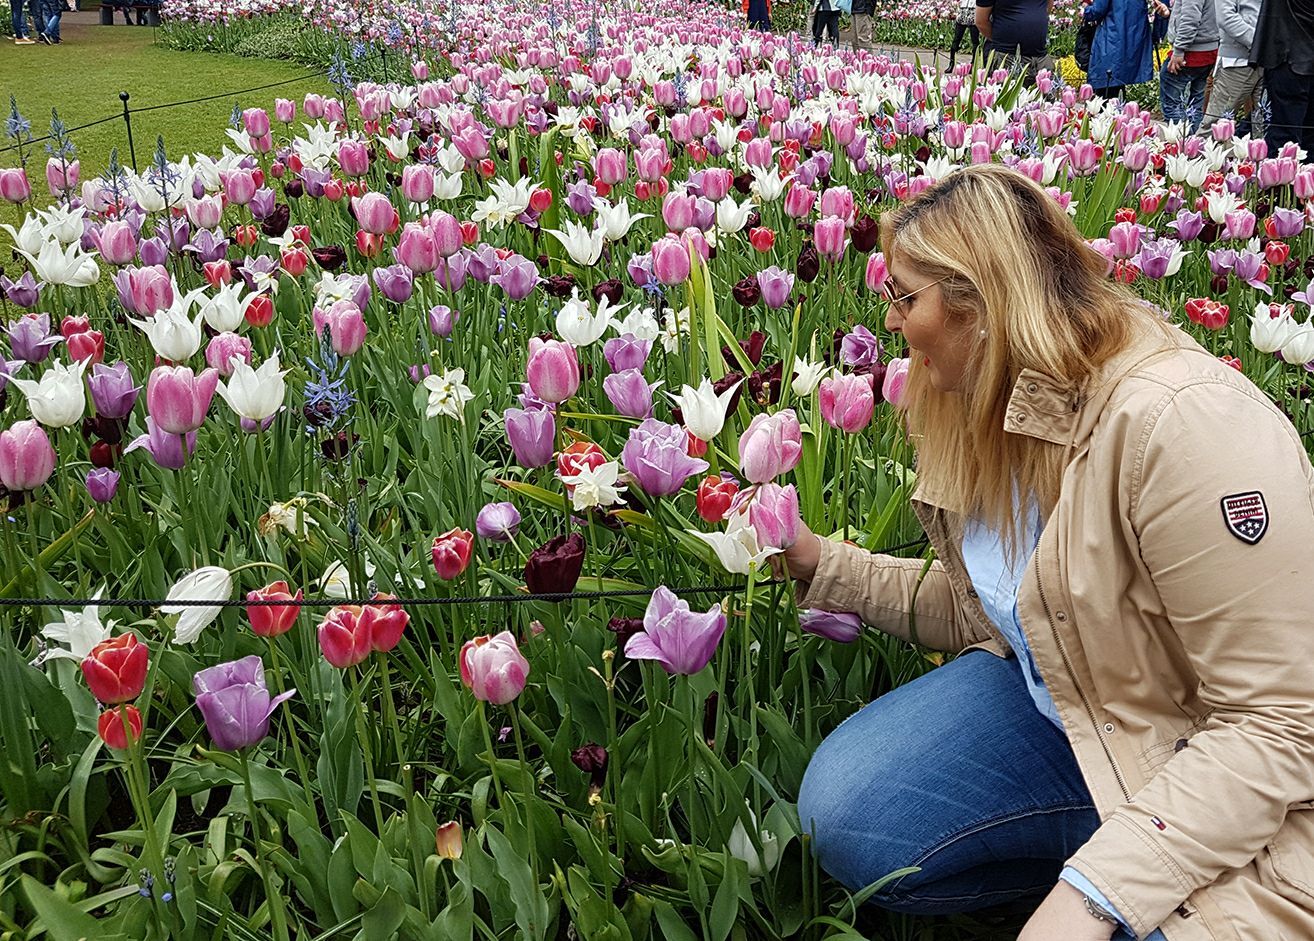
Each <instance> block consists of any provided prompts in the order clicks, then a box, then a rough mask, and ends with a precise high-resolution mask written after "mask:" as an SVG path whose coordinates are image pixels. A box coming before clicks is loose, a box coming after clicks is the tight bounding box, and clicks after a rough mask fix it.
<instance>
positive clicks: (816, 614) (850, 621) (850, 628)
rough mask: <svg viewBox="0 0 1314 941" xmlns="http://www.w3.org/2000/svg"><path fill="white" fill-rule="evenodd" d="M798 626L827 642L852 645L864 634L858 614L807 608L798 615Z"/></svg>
mask: <svg viewBox="0 0 1314 941" xmlns="http://www.w3.org/2000/svg"><path fill="white" fill-rule="evenodd" d="M798 626H799V627H801V628H802V629H803V630H805V631H807V632H808V633H809V634H816V635H817V636H818V637H824V638H826V640H833V641H835V642H837V643H840V644H850V643H852V642H853V641H855V640H857V639H858V635H859V634H861V633H862V620H861V618H859V617H858V616H857V615H856V614H845V613H841V612H837V611H822V610H821V609H820V608H805V609H803V610H802V611H800V612H799V613H798Z"/></svg>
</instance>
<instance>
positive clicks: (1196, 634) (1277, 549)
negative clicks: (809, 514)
mask: <svg viewBox="0 0 1314 941" xmlns="http://www.w3.org/2000/svg"><path fill="white" fill-rule="evenodd" d="M1005 429H1006V430H1007V431H1008V432H1010V433H1012V434H1025V435H1031V436H1033V437H1037V438H1041V439H1043V440H1045V441H1050V442H1053V443H1055V444H1056V445H1060V446H1062V447H1064V448H1066V449H1068V453H1069V454H1070V462H1069V463H1068V464H1067V468H1066V471H1065V473H1064V476H1063V483H1062V491H1061V495H1060V498H1059V502H1058V505H1057V507H1056V508H1055V509H1054V512H1053V515H1052V516H1050V518H1049V520H1048V522H1047V524H1046V526H1045V530H1044V533H1043V534H1042V536H1041V538H1040V544H1039V546H1038V547H1037V549H1036V553H1035V556H1034V558H1033V559H1032V560H1031V562H1030V564H1029V566H1028V571H1027V575H1026V577H1025V579H1024V581H1023V583H1022V586H1021V589H1020V591H1019V595H1018V613H1019V616H1020V620H1021V623H1022V628H1023V630H1024V631H1025V633H1026V636H1027V641H1028V643H1029V645H1030V647H1031V651H1032V654H1033V656H1034V657H1035V660H1036V666H1037V667H1038V668H1039V670H1040V674H1041V676H1042V678H1043V679H1044V681H1045V685H1046V687H1048V689H1049V692H1050V693H1051V694H1052V696H1053V697H1054V703H1055V705H1056V706H1057V707H1058V712H1059V716H1060V717H1061V719H1062V721H1063V726H1064V729H1065V730H1066V732H1067V736H1068V740H1069V741H1070V742H1071V744H1072V748H1073V751H1074V752H1075V754H1076V757H1077V762H1078V764H1079V766H1080V768H1081V771H1082V774H1083V776H1084V777H1085V780H1086V783H1087V785H1088V786H1089V788H1090V792H1091V794H1092V796H1093V798H1094V802H1095V807H1096V809H1097V811H1098V812H1099V815H1100V820H1101V821H1102V823H1101V825H1100V827H1099V829H1098V830H1097V831H1096V832H1095V834H1094V835H1093V836H1092V837H1091V839H1090V841H1089V842H1088V843H1087V844H1086V845H1085V846H1083V847H1082V848H1081V849H1080V850H1079V851H1078V852H1077V853H1076V854H1075V855H1074V856H1072V857H1071V858H1070V859H1069V860H1068V863H1069V864H1070V865H1072V866H1074V867H1076V868H1077V869H1078V870H1079V871H1080V872H1082V873H1083V874H1085V875H1086V876H1087V877H1088V878H1089V879H1090V880H1091V881H1092V882H1093V883H1094V884H1095V886H1096V887H1098V888H1099V890H1100V891H1101V892H1103V893H1104V894H1105V895H1106V896H1107V897H1108V898H1109V899H1110V901H1112V902H1113V903H1114V904H1115V905H1116V906H1117V908H1118V910H1119V911H1120V912H1121V914H1122V915H1123V916H1124V917H1126V918H1127V919H1128V921H1129V922H1130V923H1131V926H1132V928H1133V929H1134V930H1135V932H1136V935H1137V937H1142V938H1143V937H1144V936H1145V935H1147V934H1149V933H1150V932H1151V931H1152V930H1153V929H1154V928H1155V927H1160V928H1161V929H1162V930H1163V933H1164V935H1165V936H1166V937H1167V938H1168V939H1169V941H1204V939H1227V941H1266V939H1286V941H1306V939H1314V559H1312V556H1311V554H1312V553H1314V469H1311V466H1310V462H1309V459H1308V457H1307V455H1306V453H1305V450H1304V448H1303V447H1302V444H1301V441H1300V439H1299V436H1298V435H1297V433H1296V431H1295V429H1294V428H1293V427H1292V425H1291V423H1290V422H1289V421H1288V420H1287V419H1286V418H1285V417H1284V416H1283V415H1282V413H1281V412H1280V411H1279V410H1278V409H1277V408H1275V407H1274V405H1273V404H1272V403H1271V402H1270V401H1269V400H1268V399H1267V398H1266V397H1265V396H1264V394H1263V393H1261V392H1260V391H1259V390H1258V389H1256V388H1255V387H1254V386H1253V385H1252V384H1251V383H1250V382H1249V380H1247V379H1246V378H1245V377H1244V376H1242V375H1241V374H1240V373H1239V372H1237V371H1235V370H1233V369H1232V368H1230V367H1229V366H1226V365H1225V364H1222V363H1220V362H1219V361H1218V360H1217V359H1215V358H1214V357H1213V356H1211V355H1209V354H1208V353H1207V352H1205V351H1204V350H1203V349H1201V348H1200V347H1199V346H1198V345H1197V344H1196V343H1195V342H1194V341H1193V340H1191V339H1190V338H1189V337H1187V336H1186V335H1185V334H1183V333H1181V332H1180V331H1178V330H1175V329H1172V330H1171V333H1170V335H1168V336H1163V335H1161V334H1160V333H1159V332H1158V331H1156V330H1149V331H1146V332H1145V333H1144V334H1142V335H1141V336H1140V337H1139V338H1138V339H1137V341H1136V342H1135V343H1134V344H1133V345H1132V347H1131V348H1129V349H1128V350H1127V351H1126V352H1125V353H1123V354H1121V355H1119V356H1118V357H1117V358H1115V360H1114V361H1112V362H1110V363H1109V364H1108V365H1107V366H1106V367H1105V369H1104V370H1103V371H1102V373H1101V374H1100V375H1099V376H1098V377H1096V378H1095V379H1093V380H1092V381H1090V382H1088V383H1086V384H1085V386H1084V387H1083V388H1079V389H1068V388H1061V387H1059V386H1058V385H1056V383H1055V382H1054V381H1053V380H1051V379H1049V378H1048V377H1046V376H1044V375H1040V374H1038V373H1033V372H1024V373H1023V374H1022V375H1021V377H1020V378H1019V379H1018V381H1017V384H1016V386H1015V388H1014V390H1013V393H1012V396H1011V399H1010V402H1009V407H1008V412H1007V417H1006V419H1005ZM1255 494H1258V495H1259V499H1256V497H1255ZM944 504H945V501H944V500H943V499H942V498H941V497H939V496H938V495H937V494H934V493H928V492H926V489H925V488H920V489H919V490H918V492H917V493H916V494H915V498H914V507H915V510H916V512H917V515H918V517H919V518H920V519H921V521H922V523H923V525H924V526H925V527H926V532H927V534H928V536H929V537H930V540H931V543H932V546H933V547H934V549H935V553H936V561H935V562H933V563H931V564H930V566H929V568H928V567H927V566H926V563H924V562H923V561H922V560H917V559H911V560H905V559H895V558H892V557H889V556H882V555H872V554H870V553H867V552H864V551H862V550H861V549H859V548H857V547H855V546H852V545H842V544H838V543H834V542H829V541H826V540H822V547H823V548H822V553H821V561H820V564H819V565H818V568H817V572H816V575H815V577H814V579H813V581H812V582H811V584H810V585H806V586H801V589H802V591H801V594H802V600H801V602H800V603H801V604H803V605H805V606H810V607H818V608H823V609H828V610H837V611H852V612H856V613H857V614H859V615H861V617H862V618H863V620H864V621H866V622H867V623H868V624H871V625H873V626H875V627H877V628H880V629H881V630H883V631H886V632H888V633H890V634H894V635H896V636H899V637H902V638H905V639H909V640H911V639H913V637H914V631H915V635H916V638H917V640H918V642H920V643H922V644H924V645H926V646H928V647H932V648H935V649H938V650H943V651H949V652H957V651H961V650H963V649H965V648H967V647H969V646H981V647H984V648H987V649H990V650H992V651H993V652H995V653H1000V652H1001V651H1006V650H1007V649H1008V648H1007V645H1006V643H1005V641H1004V640H1003V638H1002V636H1001V635H1000V634H999V632H998V630H997V629H996V628H995V627H994V625H992V624H991V623H990V622H989V620H988V619H987V618H986V616H985V613H984V611H983V610H982V608H981V605H980V603H979V602H978V600H977V598H976V592H975V591H974V590H973V589H972V587H971V585H970V583H969V580H968V577H967V573H966V569H965V568H964V565H963V560H962V555H961V545H960V544H958V543H956V542H955V540H954V539H953V538H952V536H951V534H952V533H954V532H961V526H958V525H956V517H955V514H954V509H953V508H952V507H947V506H945V505H944ZM910 613H911V614H912V615H913V616H912V617H910V616H909V615H910Z"/></svg>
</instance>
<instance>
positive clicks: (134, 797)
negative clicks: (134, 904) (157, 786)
mask: <svg viewBox="0 0 1314 941" xmlns="http://www.w3.org/2000/svg"><path fill="white" fill-rule="evenodd" d="M116 711H117V714H118V717H119V721H120V722H121V723H122V724H123V737H124V740H125V741H126V742H127V743H128V748H127V755H126V757H125V758H124V761H123V778H124V781H125V782H126V783H127V785H128V799H129V800H130V801H131V802H132V805H133V809H135V810H136V811H137V821H138V823H140V824H141V829H142V847H143V850H144V851H145V855H146V871H147V873H148V874H149V875H150V878H151V881H152V884H151V885H150V886H149V888H148V891H149V893H150V900H151V908H152V909H153V910H154V913H155V918H156V921H157V922H158V923H159V926H160V928H161V929H163V928H164V921H165V919H164V916H163V914H162V913H161V911H160V905H161V904H162V903H161V901H160V897H159V895H158V894H156V891H155V885H154V883H156V882H159V883H160V885H161V886H163V884H164V883H163V881H162V880H163V877H164V853H163V852H162V851H161V850H160V845H159V839H158V834H157V833H156V832H155V815H154V814H152V813H151V798H150V779H149V776H148V775H147V773H146V771H145V768H144V767H143V764H144V761H145V750H146V732H145V729H144V728H143V729H142V734H141V735H139V736H134V735H133V732H132V726H131V725H130V724H129V723H128V709H127V707H126V706H118V707H116ZM160 891H161V892H163V891H166V890H165V889H163V888H161V890H160ZM165 935H166V936H167V935H168V932H167V931H166V932H165Z"/></svg>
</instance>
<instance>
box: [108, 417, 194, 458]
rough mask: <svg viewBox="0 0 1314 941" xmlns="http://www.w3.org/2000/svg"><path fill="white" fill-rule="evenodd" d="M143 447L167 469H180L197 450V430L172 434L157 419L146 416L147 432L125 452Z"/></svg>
mask: <svg viewBox="0 0 1314 941" xmlns="http://www.w3.org/2000/svg"><path fill="white" fill-rule="evenodd" d="M138 448H142V449H143V450H145V451H146V452H147V453H149V454H150V456H151V459H152V460H154V461H155V463H156V464H157V465H159V466H160V467H163V468H164V469H165V470H179V469H181V468H182V467H183V465H185V464H186V463H187V456H188V455H189V454H191V453H192V452H193V451H195V450H196V432H194V431H192V432H189V433H188V434H187V435H185V436H184V435H171V434H169V433H168V432H167V431H164V430H163V429H161V428H160V426H159V425H157V424H155V419H154V418H151V417H150V416H149V415H148V416H146V434H144V435H138V436H137V437H136V438H135V439H134V440H133V442H132V443H131V444H129V445H128V446H127V447H126V448H124V449H123V453H124V454H127V453H129V452H130V451H135V450H137V449H138Z"/></svg>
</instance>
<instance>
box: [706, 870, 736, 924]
mask: <svg viewBox="0 0 1314 941" xmlns="http://www.w3.org/2000/svg"><path fill="white" fill-rule="evenodd" d="M739 866H740V862H739V860H737V859H735V858H734V857H732V856H731V855H730V853H729V852H728V851H727V852H726V853H725V876H724V877H723V878H722V879H721V884H720V885H719V886H717V888H716V895H715V897H714V898H713V899H712V911H711V913H710V915H709V916H708V922H707V927H708V930H709V931H711V936H710V939H709V941H725V939H726V938H728V937H729V936H730V929H731V928H733V927H734V925H735V918H736V916H738V914H739Z"/></svg>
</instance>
